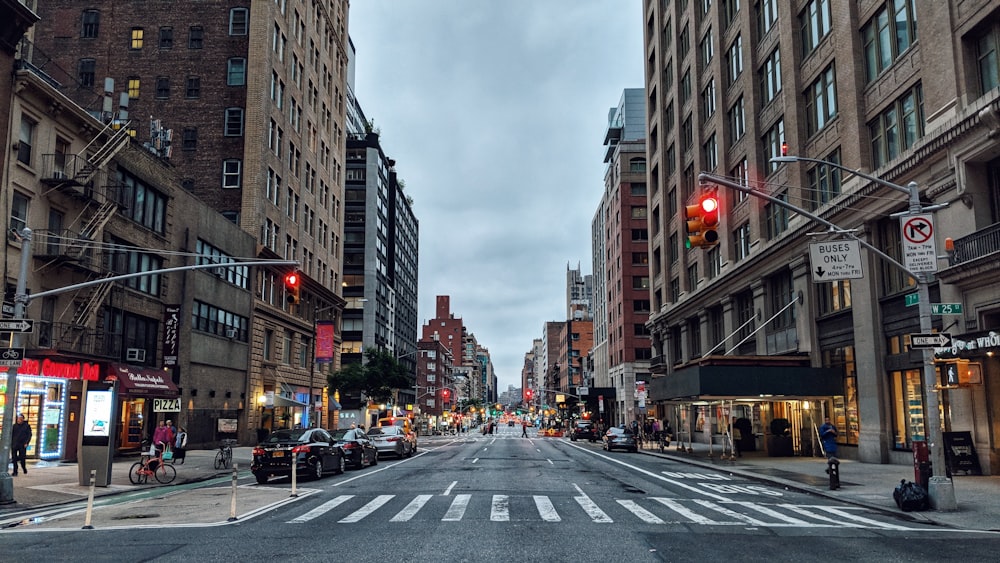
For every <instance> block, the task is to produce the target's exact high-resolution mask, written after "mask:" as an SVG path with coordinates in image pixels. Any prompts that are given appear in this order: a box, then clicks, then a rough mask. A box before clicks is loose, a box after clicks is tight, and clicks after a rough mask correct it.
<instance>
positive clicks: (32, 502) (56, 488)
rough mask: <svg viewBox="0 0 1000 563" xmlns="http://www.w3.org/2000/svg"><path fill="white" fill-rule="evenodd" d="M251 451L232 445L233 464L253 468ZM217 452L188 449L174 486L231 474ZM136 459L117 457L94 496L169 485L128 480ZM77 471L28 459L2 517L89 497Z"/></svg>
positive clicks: (178, 465)
mask: <svg viewBox="0 0 1000 563" xmlns="http://www.w3.org/2000/svg"><path fill="white" fill-rule="evenodd" d="M251 450H252V448H249V447H237V448H233V463H234V464H237V465H238V467H239V469H240V471H243V470H244V469H247V468H249V467H250V459H251ZM218 451H219V450H217V449H215V450H189V451H188V452H187V456H186V459H185V460H184V463H181V462H179V461H178V462H176V463H175V464H174V467H175V468H176V469H177V479H176V480H174V482H173V483H171V485H180V484H184V483H196V482H200V481H206V480H208V479H212V478H215V477H220V476H226V475H232V469H231V468H230V469H222V470H217V469H215V467H214V465H215V454H216V453H217V452H218ZM136 461H139V456H138V455H135V456H128V457H120V458H115V460H114V463H113V465H112V469H111V483H110V484H109V485H108V486H107V487H95V488H94V496H95V497H101V496H106V495H115V494H120V493H125V492H132V491H135V490H141V489H150V488H155V487H166V485H160V484H159V483H156V482H151V483H147V484H143V485H133V484H132V483H131V482H129V479H128V471H129V468H131V467H132V464H133V463H135V462H136ZM78 470H79V468H78V465H77V464H76V463H63V462H50V461H39V460H32V461H29V462H28V473H27V474H25V473H22V472H18V475H17V476H16V477H13V476H12V477H11V479H12V480H13V483H14V503H12V504H0V517H2V516H3V515H4V514H7V513H10V512H15V511H20V510H27V509H33V508H38V507H42V506H49V505H57V504H64V503H68V502H72V501H76V500H81V499H83V500H86V498H87V496H88V495H89V494H90V486H89V480H88V481H87V482H88V485H80V484H79V482H80V480H79V476H78ZM8 471H12V469H8ZM88 479H89V476H88Z"/></svg>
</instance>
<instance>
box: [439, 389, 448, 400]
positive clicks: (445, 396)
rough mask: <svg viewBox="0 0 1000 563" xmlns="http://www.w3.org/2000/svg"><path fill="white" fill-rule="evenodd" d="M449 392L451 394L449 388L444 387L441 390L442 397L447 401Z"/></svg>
mask: <svg viewBox="0 0 1000 563" xmlns="http://www.w3.org/2000/svg"><path fill="white" fill-rule="evenodd" d="M448 394H449V393H448V390H447V389H442V390H441V398H442V399H444V400H445V401H447V400H448Z"/></svg>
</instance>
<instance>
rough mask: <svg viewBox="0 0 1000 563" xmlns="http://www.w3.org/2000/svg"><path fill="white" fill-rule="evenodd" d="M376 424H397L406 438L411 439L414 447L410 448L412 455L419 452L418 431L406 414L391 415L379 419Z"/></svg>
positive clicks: (380, 425)
mask: <svg viewBox="0 0 1000 563" xmlns="http://www.w3.org/2000/svg"><path fill="white" fill-rule="evenodd" d="M376 426H379V427H382V426H396V427H398V428H400V429H401V430H402V431H403V433H404V434H406V438H407V439H408V440H409V441H410V443H411V445H412V446H413V448H412V449H411V450H410V455H413V454H415V453H417V431H416V430H414V428H413V423H412V422H411V421H410V419H409V418H407V417H405V416H390V417H386V418H380V419H378V422H377V423H376Z"/></svg>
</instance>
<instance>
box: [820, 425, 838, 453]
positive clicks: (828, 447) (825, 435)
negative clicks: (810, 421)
mask: <svg viewBox="0 0 1000 563" xmlns="http://www.w3.org/2000/svg"><path fill="white" fill-rule="evenodd" d="M819 439H820V441H821V442H822V443H823V451H825V452H826V459H830V458H832V457H837V427H836V426H834V425H833V424H832V423H831V422H830V417H826V418H824V419H823V426H820V427H819Z"/></svg>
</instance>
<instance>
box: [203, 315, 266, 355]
mask: <svg viewBox="0 0 1000 563" xmlns="http://www.w3.org/2000/svg"><path fill="white" fill-rule="evenodd" d="M191 311H192V315H191V328H192V329H194V330H197V331H200V332H207V333H209V334H214V335H216V336H221V337H224V338H232V339H233V340H236V341H239V342H247V341H249V339H250V333H249V330H248V327H249V326H250V320H249V319H248V318H247V317H244V316H242V315H237V314H236V313H232V312H230V311H227V310H225V309H220V308H219V307H216V306H215V305H210V304H208V303H205V302H202V301H198V300H195V301H194V304H193V306H192V307H191ZM231 334H232V335H234V336H230V335H231ZM273 337H274V335H273V333H272V332H271V331H270V330H268V331H267V333H266V336H265V347H264V355H265V358H264V359H270V346H269V345H268V344H269V343H270V341H271V339H272V338H273Z"/></svg>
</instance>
